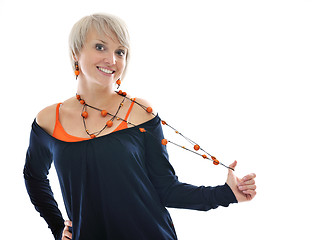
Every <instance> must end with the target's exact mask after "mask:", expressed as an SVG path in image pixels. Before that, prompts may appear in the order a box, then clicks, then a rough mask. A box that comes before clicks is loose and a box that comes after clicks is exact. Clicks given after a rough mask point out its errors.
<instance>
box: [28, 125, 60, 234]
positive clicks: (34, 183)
mask: <svg viewBox="0 0 317 240" xmlns="http://www.w3.org/2000/svg"><path fill="white" fill-rule="evenodd" d="M45 134H46V133H45V132H44V130H43V129H41V128H40V127H39V126H38V125H37V124H36V122H35V121H34V123H33V125H32V131H31V135H30V143H29V148H28V150H27V154H26V161H25V165H24V170H23V174H24V180H25V185H26V189H27V192H28V194H29V196H30V199H31V202H32V204H33V205H34V207H35V209H36V210H37V211H38V212H39V213H40V215H41V217H43V218H44V219H45V221H46V222H47V224H48V227H49V228H50V229H51V231H52V233H53V235H54V238H55V239H58V240H60V239H61V234H62V230H63V227H64V220H63V217H62V214H61V212H60V210H59V209H58V206H57V203H56V201H55V199H54V196H53V192H52V190H51V187H50V184H49V180H48V179H47V175H48V172H49V169H50V167H51V163H52V153H51V152H50V150H49V147H48V144H46V143H47V142H46V141H45V139H47V136H45Z"/></svg>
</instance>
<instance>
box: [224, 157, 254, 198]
mask: <svg viewBox="0 0 317 240" xmlns="http://www.w3.org/2000/svg"><path fill="white" fill-rule="evenodd" d="M236 166H237V161H234V162H233V163H232V164H231V165H230V167H231V168H233V169H235V167H236ZM255 177H256V175H255V173H251V174H248V175H246V176H244V177H243V178H242V179H240V178H238V177H236V176H235V175H234V173H233V171H232V170H231V169H229V171H228V178H227V184H228V185H229V187H230V188H231V190H232V192H233V193H234V195H235V197H236V199H237V200H238V202H245V201H250V200H252V199H253V198H254V197H255V195H256V191H255V189H256V185H255V180H254V178H255Z"/></svg>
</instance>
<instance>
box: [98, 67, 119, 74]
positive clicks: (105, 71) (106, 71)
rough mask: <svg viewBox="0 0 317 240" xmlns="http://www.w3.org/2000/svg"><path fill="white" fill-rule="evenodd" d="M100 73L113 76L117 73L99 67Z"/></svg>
mask: <svg viewBox="0 0 317 240" xmlns="http://www.w3.org/2000/svg"><path fill="white" fill-rule="evenodd" d="M97 68H98V69H99V70H100V71H102V72H104V73H108V74H113V73H114V72H115V71H112V70H109V69H106V68H102V67H97Z"/></svg>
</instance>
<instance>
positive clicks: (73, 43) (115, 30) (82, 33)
mask: <svg viewBox="0 0 317 240" xmlns="http://www.w3.org/2000/svg"><path fill="white" fill-rule="evenodd" d="M91 28H94V29H96V31H97V32H98V33H99V34H105V35H107V36H109V35H112V34H114V35H115V37H117V39H118V41H119V42H120V44H121V45H122V46H123V47H125V48H127V49H128V51H127V53H126V67H125V69H124V71H123V73H122V76H121V79H123V78H124V76H125V74H126V70H127V66H128V63H129V59H130V55H131V54H130V37H129V33H128V29H127V27H126V25H125V23H124V22H123V21H122V20H121V19H119V18H118V17H116V16H113V15H110V14H104V13H99V14H93V15H89V16H86V17H83V18H82V19H80V20H79V21H78V22H76V23H75V25H74V26H73V28H72V30H71V32H70V35H69V54H70V58H71V61H72V64H73V68H74V70H75V64H74V62H75V59H74V57H76V56H77V55H78V54H79V53H80V51H81V50H82V48H83V46H84V44H85V42H86V37H87V33H88V31H89V30H90V29H91ZM109 30H110V32H109Z"/></svg>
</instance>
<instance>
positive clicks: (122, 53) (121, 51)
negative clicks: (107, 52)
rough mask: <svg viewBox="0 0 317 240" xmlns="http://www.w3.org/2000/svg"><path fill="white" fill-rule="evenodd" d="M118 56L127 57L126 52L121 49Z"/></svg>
mask: <svg viewBox="0 0 317 240" xmlns="http://www.w3.org/2000/svg"><path fill="white" fill-rule="evenodd" d="M117 54H118V55H119V56H121V57H123V56H124V55H125V51H124V50H121V49H120V50H118V51H117Z"/></svg>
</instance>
